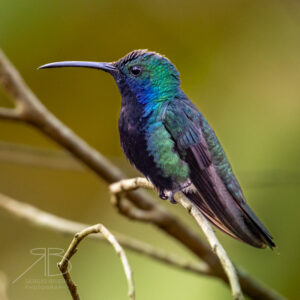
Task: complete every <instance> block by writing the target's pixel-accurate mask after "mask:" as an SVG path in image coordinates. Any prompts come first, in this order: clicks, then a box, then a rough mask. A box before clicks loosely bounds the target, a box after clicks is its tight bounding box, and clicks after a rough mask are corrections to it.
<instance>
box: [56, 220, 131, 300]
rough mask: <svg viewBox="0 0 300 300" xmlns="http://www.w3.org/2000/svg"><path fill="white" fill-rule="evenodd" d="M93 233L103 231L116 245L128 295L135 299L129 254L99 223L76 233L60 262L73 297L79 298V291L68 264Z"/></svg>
mask: <svg viewBox="0 0 300 300" xmlns="http://www.w3.org/2000/svg"><path fill="white" fill-rule="evenodd" d="M93 233H101V234H102V236H103V237H104V238H105V239H106V240H107V241H108V242H109V243H110V244H111V245H112V246H113V247H114V249H115V251H116V253H117V254H118V256H120V259H121V262H122V265H123V268H124V272H125V275H126V279H127V282H128V296H129V299H131V300H134V299H135V291H134V283H133V277H132V271H131V268H130V265H129V262H128V259H127V256H126V254H125V251H124V250H123V248H122V247H121V246H120V244H119V243H118V241H117V239H116V238H115V237H114V235H113V234H112V233H111V232H110V231H109V230H108V229H107V228H106V227H105V226H104V225H102V224H97V225H93V226H90V227H88V228H86V229H83V230H82V231H80V232H78V233H76V234H75V236H74V238H73V240H72V242H71V244H70V246H69V248H68V250H67V251H66V253H65V255H64V256H63V258H62V260H61V261H60V263H59V264H58V268H59V269H60V271H61V273H62V275H63V277H64V279H65V281H66V284H67V286H68V288H69V291H70V293H71V295H72V297H73V299H74V300H79V299H80V298H79V295H78V292H77V287H76V285H75V284H74V282H73V281H72V279H71V276H70V273H69V271H68V265H69V261H70V259H71V258H72V256H73V255H74V254H75V253H76V252H77V247H78V245H79V243H80V242H81V241H82V240H83V239H84V238H86V237H87V236H89V235H90V234H93Z"/></svg>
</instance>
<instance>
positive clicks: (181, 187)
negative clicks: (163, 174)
mask: <svg viewBox="0 0 300 300" xmlns="http://www.w3.org/2000/svg"><path fill="white" fill-rule="evenodd" d="M191 184H192V183H191V182H190V181H187V182H185V183H183V184H182V185H181V186H179V187H178V188H176V189H174V190H173V191H171V192H170V196H169V200H170V202H171V203H172V204H177V201H176V200H175V198H174V195H175V194H176V193H177V192H181V191H182V190H184V189H186V188H187V187H189V186H190V185H191Z"/></svg>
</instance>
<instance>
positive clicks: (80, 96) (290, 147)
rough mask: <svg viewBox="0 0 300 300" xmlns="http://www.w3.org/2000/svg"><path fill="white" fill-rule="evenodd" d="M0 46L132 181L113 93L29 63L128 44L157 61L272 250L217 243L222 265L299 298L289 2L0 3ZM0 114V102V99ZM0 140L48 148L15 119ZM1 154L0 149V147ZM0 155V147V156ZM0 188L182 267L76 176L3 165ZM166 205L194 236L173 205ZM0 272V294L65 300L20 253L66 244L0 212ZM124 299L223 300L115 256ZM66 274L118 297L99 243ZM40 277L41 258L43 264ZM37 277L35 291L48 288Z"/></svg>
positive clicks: (102, 83) (215, 287)
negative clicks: (216, 145) (140, 244)
mask: <svg viewBox="0 0 300 300" xmlns="http://www.w3.org/2000/svg"><path fill="white" fill-rule="evenodd" d="M0 47H1V48H3V50H4V51H5V52H6V54H7V55H8V56H9V57H10V59H11V60H12V61H13V62H14V64H15V65H16V66H17V68H18V69H19V70H20V72H21V73H22V75H23V76H24V78H25V79H26V81H27V83H28V84H29V86H30V87H31V88H32V89H33V91H34V92H35V93H36V94H37V96H38V97H39V98H40V99H41V101H42V102H43V103H44V104H45V105H46V106H47V107H48V108H49V109H50V110H51V111H52V112H53V113H55V114H56V115H57V116H58V117H59V118H60V119H61V120H62V121H63V122H65V123H66V124H67V125H68V126H69V127H71V128H72V129H73V130H74V131H75V132H76V133H78V134H79V135H80V136H81V137H83V138H84V139H85V140H86V141H87V142H88V143H90V144H91V145H92V146H93V147H95V148H96V149H98V150H99V151H101V152H102V153H103V154H104V155H106V156H108V157H109V158H110V159H111V160H113V161H114V162H116V163H118V164H119V165H120V166H121V167H122V168H123V169H124V170H125V171H128V172H129V173H130V174H135V173H134V172H133V171H132V169H131V167H130V166H129V164H128V163H127V162H126V161H125V159H124V157H123V154H122V151H121V148H120V145H119V138H118V132H117V119H118V111H119V109H120V96H119V93H118V90H117V87H116V85H115V84H114V82H113V80H112V78H110V77H109V75H108V74H105V73H103V72H97V71H95V70H94V71H93V70H83V69H77V70H75V69H65V70H63V69H59V70H42V71H38V70H36V68H37V67H38V66H39V65H41V64H44V63H47V62H51V61H57V60H95V61H111V60H116V59H118V58H119V57H121V56H123V55H124V54H126V53H127V52H129V51H131V50H133V49H137V48H148V49H151V50H155V51H158V52H161V53H163V54H165V55H167V56H168V57H169V58H170V59H171V60H172V61H173V62H174V63H175V64H176V66H177V68H178V69H179V71H180V73H181V79H182V85H183V89H184V91H185V92H186V94H187V95H188V96H189V97H190V98H191V99H192V100H193V101H194V102H195V103H196V105H197V106H198V107H199V109H200V110H201V111H202V112H203V113H204V115H205V116H206V118H207V119H208V121H209V122H210V123H211V124H212V126H213V127H214V129H215V131H216V133H217V135H218V136H219V138H220V140H221V141H222V143H223V145H224V147H225V149H226V152H227V154H228V156H229V158H230V160H231V162H232V164H233V167H234V169H235V171H236V174H237V176H238V178H239V179H240V181H241V184H242V186H243V189H244V191H245V194H246V196H247V199H248V202H249V203H250V205H251V207H252V208H253V209H254V210H255V211H256V212H257V214H258V215H259V216H260V218H261V219H262V220H263V222H264V223H265V224H266V226H267V227H268V228H269V229H270V231H271V232H272V234H273V235H274V238H275V241H276V243H277V245H278V248H277V249H276V250H275V251H268V250H257V249H254V248H251V247H249V246H246V245H244V244H241V243H239V242H237V241H234V240H232V239H230V238H228V237H226V236H224V235H223V234H221V233H220V234H218V236H219V237H220V239H221V241H222V242H223V244H224V246H225V247H226V250H227V251H228V253H229V255H230V257H231V258H232V259H233V260H234V262H236V263H237V264H239V265H241V266H243V267H244V268H245V269H247V270H248V271H249V273H251V274H252V275H253V276H254V277H256V278H257V279H259V280H262V281H264V282H265V283H267V284H268V285H270V286H272V287H274V288H275V289H277V290H278V291H280V292H281V293H283V294H284V295H286V296H287V297H288V298H289V299H297V298H299V287H298V281H299V268H300V258H299V251H298V248H299V246H300V238H299V232H298V231H299V230H298V228H299V226H300V219H299V209H300V204H299V195H300V188H299V183H300V174H299V151H300V139H299V137H300V135H299V133H300V132H299V129H300V118H299V109H300V84H299V83H300V51H299V49H300V4H299V2H298V1H296V0H295V1H292V0H287V1H280V0H273V1H271V0H270V1H265V0H263V1H259V0H254V1H246V0H229V1H222V0H214V1H196V0H192V1H177V0H173V1H171V0H167V1H157V0H153V1H148V0H144V1H142V0H134V1H121V0H119V1H118V0H111V1H109V0H106V1H78V0H76V1H74V0H73V1H67V0H64V1H58V0H55V1H46V0H44V1H37V0H27V1H9V0H0ZM0 105H1V106H10V105H11V103H10V102H9V99H8V98H7V97H6V96H5V95H4V94H3V93H2V92H1V91H0ZM0 141H5V142H10V143H19V144H28V145H33V146H38V147H43V148H47V149H48V148H51V149H58V147H57V146H56V145H55V144H53V143H52V142H50V141H49V140H47V139H46V138H45V137H43V136H42V135H41V134H39V133H38V132H36V131H35V130H33V129H32V128H29V127H26V126H24V125H21V124H12V123H9V122H4V121H1V122H0ZM0 147H1V144H0ZM0 150H1V149H0ZM0 192H1V193H5V194H7V195H10V196H12V197H15V198H16V199H18V200H21V201H24V202H28V203H31V204H33V205H36V206H38V207H40V208H42V209H45V210H47V211H49V212H52V213H55V214H58V215H60V216H63V217H67V218H70V219H73V220H77V221H81V222H85V223H90V224H94V223H97V222H101V223H103V224H105V225H106V226H107V227H108V228H110V229H112V230H116V231H119V232H122V233H126V234H128V235H131V236H134V237H136V238H139V239H142V240H144V241H147V242H149V243H151V244H153V245H156V246H159V247H161V248H165V249H167V250H168V251H170V252H175V253H179V254H180V255H182V256H184V257H187V258H191V259H192V258H193V257H192V256H191V255H190V254H188V253H187V252H186V251H185V250H184V249H183V248H182V247H181V246H180V245H178V244H177V243H175V242H174V241H173V240H170V238H168V237H167V236H165V235H164V234H162V233H160V232H159V231H158V230H156V229H153V228H152V227H151V226H150V225H145V224H139V223H134V222H131V221H129V220H127V219H124V218H123V217H121V216H119V215H118V214H117V213H116V212H115V211H114V209H113V208H112V207H111V205H110V204H109V196H108V192H107V186H106V185H105V184H104V183H103V182H101V181H100V180H99V179H98V178H97V177H96V176H95V175H93V174H91V173H90V172H88V171H87V172H79V171H76V170H61V169H58V168H46V167H41V166H40V167H37V166H32V165H30V164H19V163H16V162H12V161H6V159H5V157H3V156H2V157H1V151H0ZM163 205H166V206H168V208H170V209H171V210H172V211H173V212H174V213H175V214H178V215H180V217H182V218H183V219H184V220H185V221H186V223H187V225H188V226H192V227H193V228H194V229H195V230H196V231H198V232H199V235H200V234H201V232H200V229H199V228H197V226H195V224H194V222H193V220H191V219H190V217H189V216H187V215H186V212H185V211H183V209H181V208H180V207H178V206H171V205H170V204H168V203H163ZM0 234H1V241H0V270H3V271H4V272H5V273H6V274H7V276H8V278H9V281H10V284H9V296H10V299H25V300H27V299H45V300H47V299H68V297H69V295H68V291H67V290H66V289H65V288H64V285H63V284H62V285H61V287H60V288H58V289H54V288H51V287H50V288H48V289H46V288H45V289H43V288H42V286H43V284H42V283H41V282H38V283H37V284H36V285H34V284H33V283H32V280H34V279H39V280H42V279H43V278H44V277H43V272H44V270H43V264H42V263H41V264H37V265H36V266H35V267H34V268H32V269H31V270H30V271H28V272H27V273H26V274H25V275H24V276H23V277H22V278H20V279H19V280H18V281H17V282H16V283H12V281H13V280H14V279H16V278H17V277H18V276H19V275H20V274H21V273H22V272H24V271H25V270H26V268H28V267H29V266H30V264H31V263H33V262H34V261H35V260H36V257H34V256H32V255H31V254H30V253H29V251H30V250H31V249H32V248H63V249H66V247H67V246H68V244H69V242H70V237H66V236H62V235H58V234H55V233H49V232H47V231H44V230H42V229H37V228H34V227H30V226H28V225H27V224H25V223H24V222H22V221H18V220H16V219H14V218H12V217H11V216H9V215H8V214H7V213H5V212H3V211H0ZM128 255H129V260H130V263H131V265H132V268H133V270H134V276H135V281H136V289H137V299H143V300H145V299H146V300H148V299H149V300H150V299H151V300H152V299H158V300H161V299H162V300H167V299H172V300H179V299H188V300H194V299H195V300H196V299H205V300H206V299H208V300H209V299H231V298H230V292H229V290H228V289H227V288H226V287H225V286H224V285H223V284H222V283H221V282H219V281H217V280H214V279H211V278H204V277H201V276H196V275H193V274H188V273H185V272H183V271H177V270H174V269H173V268H171V267H167V266H164V265H162V264H159V263H157V262H154V261H152V260H150V259H148V258H145V257H143V256H139V255H136V254H133V253H130V252H129V251H128ZM72 263H73V269H72V276H73V278H74V280H75V282H76V283H77V284H78V286H79V292H80V294H81V296H82V298H83V299H108V300H110V299H112V300H114V299H117V300H119V299H127V286H126V281H125V277H124V274H123V270H122V268H121V265H120V262H119V260H118V258H117V257H116V255H115V254H114V252H113V251H112V249H111V248H110V247H109V246H108V245H105V244H101V243H100V244H99V243H96V242H89V241H85V242H84V243H83V244H82V245H81V246H80V249H79V251H78V253H77V254H76V255H75V257H74V258H73V261H72ZM51 268H53V270H51V271H53V272H56V271H55V263H54V262H53V264H51ZM49 285H50V284H49V282H47V283H46V286H48V287H49Z"/></svg>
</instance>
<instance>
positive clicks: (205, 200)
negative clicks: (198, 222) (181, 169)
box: [164, 100, 275, 247]
mask: <svg viewBox="0 0 300 300" xmlns="http://www.w3.org/2000/svg"><path fill="white" fill-rule="evenodd" d="M201 121H202V116H201V114H200V112H199V111H198V109H197V108H196V107H195V106H194V105H193V104H192V103H191V102H190V101H189V100H174V101H173V102H171V103H170V104H169V105H168V109H167V111H166V112H165V118H164V124H165V126H166V128H167V130H168V131H169V132H170V134H171V136H172V138H173V140H174V142H175V145H176V148H177V150H178V152H179V154H180V155H181V157H182V159H184V160H185V161H186V162H187V163H188V165H189V168H190V177H191V178H190V179H191V181H192V182H193V184H194V185H195V187H196V189H197V192H187V193H186V196H187V197H188V198H189V199H190V200H191V201H192V202H193V203H194V204H195V205H196V206H197V207H198V208H199V209H200V210H201V211H202V213H203V214H204V215H205V216H206V217H207V218H208V219H209V220H210V221H211V222H212V223H213V224H214V225H215V226H217V227H218V228H220V229H221V230H222V231H224V232H225V233H227V234H229V235H230V236H232V237H234V238H236V239H239V240H242V241H244V242H246V243H248V244H250V245H252V246H255V247H265V246H266V245H269V246H270V247H274V246H275V244H274V242H273V241H272V237H271V235H270V233H269V232H268V231H267V229H266V228H265V227H264V226H263V224H262V223H261V222H260V220H259V219H258V218H257V216H256V215H255V214H254V212H253V211H252V210H251V209H250V207H249V206H248V205H247V203H246V201H245V199H244V196H243V193H242V191H241V189H240V185H239V184H238V182H237V180H236V178H235V177H234V175H233V174H232V176H229V177H226V180H222V178H221V177H222V176H220V175H219V174H218V170H217V168H216V166H215V165H214V163H213V159H212V156H211V153H210V151H209V149H208V144H207V141H206V139H205V137H204V135H203V130H202V128H201ZM178 124H179V125H180V129H179V126H178ZM224 155H225V154H224Z"/></svg>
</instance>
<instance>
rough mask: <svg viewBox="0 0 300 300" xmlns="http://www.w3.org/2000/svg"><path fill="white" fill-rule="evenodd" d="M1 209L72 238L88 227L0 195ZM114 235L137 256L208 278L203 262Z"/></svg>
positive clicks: (98, 237) (207, 269) (101, 239)
mask: <svg viewBox="0 0 300 300" xmlns="http://www.w3.org/2000/svg"><path fill="white" fill-rule="evenodd" d="M0 209H3V210H4V211H5V212H7V213H9V214H10V215H12V216H13V217H16V218H18V219H21V220H23V221H26V222H28V223H29V224H31V225H33V226H35V227H37V228H43V229H46V230H50V231H53V232H56V233H63V234H67V235H71V236H74V234H75V233H76V232H79V231H81V230H83V229H84V228H87V227H89V225H87V224H82V223H78V222H74V221H70V220H67V219H64V218H61V217H58V216H56V215H53V214H50V213H48V212H45V211H43V210H40V209H38V208H37V207H34V206H32V205H30V204H27V203H23V202H20V201H17V200H15V199H12V198H10V197H8V196H6V195H3V194H0ZM114 236H115V237H116V238H117V240H118V241H119V243H120V244H121V245H122V246H123V247H124V248H127V249H129V250H132V251H134V252H136V253H138V254H142V255H145V256H148V257H150V258H152V259H155V260H157V261H160V262H163V263H165V264H168V265H171V266H173V267H176V268H179V269H183V270H186V271H190V272H193V273H196V274H201V275H208V276H209V275H210V271H209V267H208V266H207V265H206V264H204V263H199V262H189V261H187V260H184V259H182V258H181V257H179V256H177V255H174V254H171V253H169V252H166V251H163V250H161V249H158V248H154V247H153V246H151V245H149V244H147V243H144V242H141V241H138V240H135V239H133V238H130V237H127V236H124V235H122V234H120V233H115V232H114ZM89 238H92V239H96V240H98V241H99V240H100V241H104V242H107V241H106V240H105V239H104V237H103V236H102V235H101V234H98V235H92V236H89ZM0 299H1V298H0Z"/></svg>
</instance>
